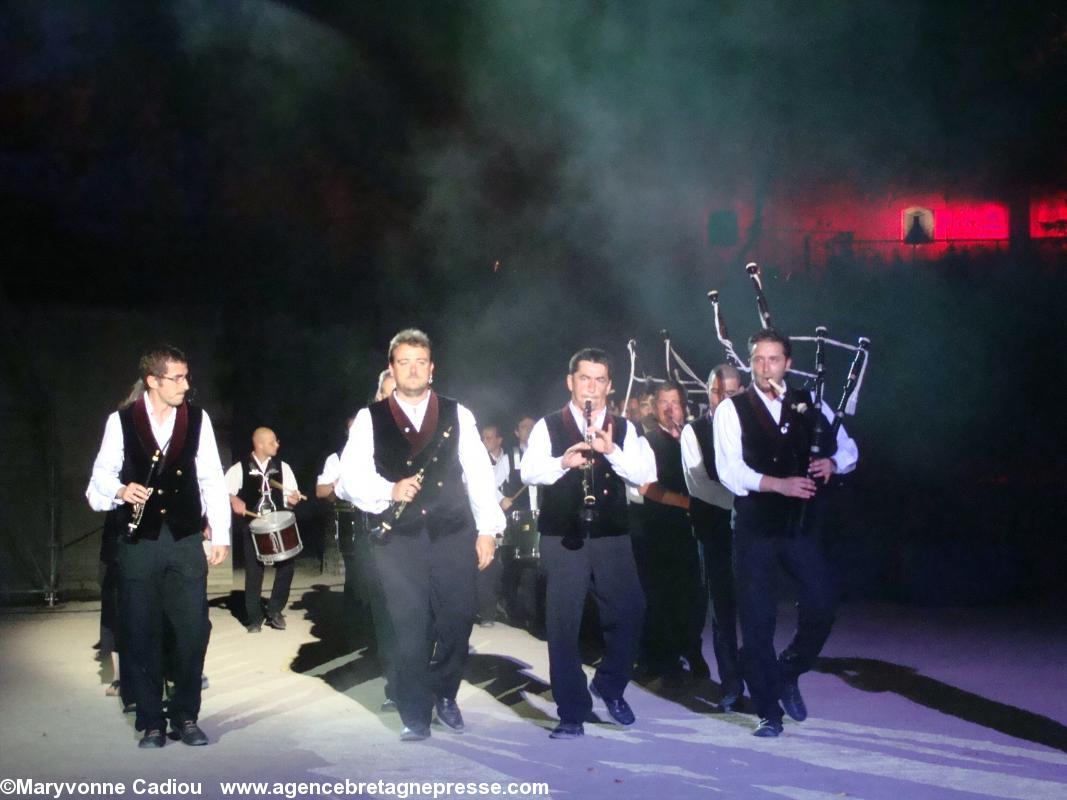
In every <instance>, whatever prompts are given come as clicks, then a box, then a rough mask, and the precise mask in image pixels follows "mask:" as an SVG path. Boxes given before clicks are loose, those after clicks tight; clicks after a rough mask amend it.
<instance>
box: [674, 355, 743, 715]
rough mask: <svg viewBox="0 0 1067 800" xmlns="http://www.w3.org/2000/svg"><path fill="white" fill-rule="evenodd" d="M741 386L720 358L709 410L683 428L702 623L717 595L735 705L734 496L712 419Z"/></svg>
mask: <svg viewBox="0 0 1067 800" xmlns="http://www.w3.org/2000/svg"><path fill="white" fill-rule="evenodd" d="M740 392H741V373H740V372H738V371H737V369H736V368H735V367H733V366H731V365H730V364H720V365H719V366H717V367H715V368H714V369H713V370H712V371H711V374H710V375H709V376H708V412H707V414H705V415H704V416H702V417H701V418H700V419H697V420H694V421H693V422H691V423H689V424H687V425H686V426H685V428H683V429H682V438H681V445H682V469H683V472H684V474H685V485H686V487H687V488H688V489H689V519H690V521H691V522H692V524H693V534H694V535H695V536H696V538H697V542H698V543H699V545H700V557H701V564H702V566H703V570H702V574H703V580H704V591H703V592H702V593H701V602H700V606H699V610H698V615H699V618H700V621H701V628H703V625H704V619H705V617H706V616H707V610H708V596H709V593H710V596H711V642H712V647H713V649H714V651H715V662H716V664H717V665H718V669H719V683H720V685H721V686H722V698H721V699H720V701H719V705H720V706H721V707H722V709H723V710H724V711H732V710H733V707H734V705H735V704H736V703H737V701H738V700H740V699H741V695H742V694H743V692H744V682H743V680H742V678H741V664H740V660H739V655H738V650H737V600H736V598H735V596H734V572H733V544H732V538H733V530H732V529H731V527H730V515H731V512H732V511H733V507H734V496H733V495H732V494H730V492H729V491H728V490H727V489H726V487H724V486H723V485H722V483H720V482H719V474H718V473H717V472H716V471H715V445H714V439H713V435H712V426H711V421H712V418H713V416H714V414H715V409H716V408H718V407H719V404H720V403H721V402H722V401H723V400H724V399H726V398H727V397H733V396H734V395H736V394H739V393H740Z"/></svg>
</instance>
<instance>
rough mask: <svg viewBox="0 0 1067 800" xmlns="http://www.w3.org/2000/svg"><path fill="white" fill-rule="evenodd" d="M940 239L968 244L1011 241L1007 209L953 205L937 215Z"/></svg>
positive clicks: (998, 204) (984, 204) (1001, 205)
mask: <svg viewBox="0 0 1067 800" xmlns="http://www.w3.org/2000/svg"><path fill="white" fill-rule="evenodd" d="M937 228H938V230H937V238H938V239H942V238H943V239H944V240H945V241H949V242H952V241H966V240H976V239H978V240H983V239H986V240H988V239H1007V238H1008V207H1007V205H1005V204H1003V203H968V202H950V203H947V204H946V205H945V207H944V208H942V209H941V210H940V213H938V215H937Z"/></svg>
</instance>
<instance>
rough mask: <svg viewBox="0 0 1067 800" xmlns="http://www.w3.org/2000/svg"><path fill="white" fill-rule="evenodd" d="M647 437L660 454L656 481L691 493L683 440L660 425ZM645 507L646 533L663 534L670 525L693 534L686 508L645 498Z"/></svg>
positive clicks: (663, 485) (656, 454)
mask: <svg viewBox="0 0 1067 800" xmlns="http://www.w3.org/2000/svg"><path fill="white" fill-rule="evenodd" d="M645 439H646V440H647V441H648V446H649V447H651V448H652V453H653V454H654V455H655V456H656V483H657V484H659V485H660V487H662V488H664V489H667V490H669V491H672V492H677V493H678V494H682V495H686V496H688V495H689V487H688V486H686V485H685V473H684V472H683V469H682V443H681V442H680V441H679V440H678V439H675V438H674V437H673V436H671V435H670V434H669V433H667V432H666V431H664V430H663V428H661V427H659V426H658V425H657V426H656V427H655V428H654V429H653V430H651V431H649V432H648V433H646V434H645ZM641 510H642V511H641V513H642V514H643V515H644V518H645V526H646V530H645V535H646V536H656V535H659V534H662V533H663V532H664V531H665V530H666V529H667V528H668V527H669V528H672V529H676V530H677V532H685V533H687V534H688V533H689V514H688V512H686V510H685V509H684V508H678V507H677V506H669V505H667V504H665V503H657V502H656V501H655V500H652V499H651V498H649V497H645V502H644V503H643V504H642V505H641ZM656 528H659V529H660V530H656Z"/></svg>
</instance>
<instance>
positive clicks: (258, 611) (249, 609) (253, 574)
mask: <svg viewBox="0 0 1067 800" xmlns="http://www.w3.org/2000/svg"><path fill="white" fill-rule="evenodd" d="M241 527H242V528H243V531H244V532H243V534H242V535H243V536H244V545H245V624H246V625H252V624H255V623H257V622H263V604H262V601H261V599H260V594H261V593H262V591H263V571H264V569H266V565H265V564H264V563H263V562H262V561H260V560H259V559H258V558H256V547H255V545H254V544H253V543H252V531H251V530H250V529H249V527H248V525H247V524H242V525H241ZM295 572H296V558H289V559H286V560H285V561H279V562H278V563H276V564H275V565H274V585H273V586H272V587H271V590H270V600H269V601H268V602H267V613H268V614H277V613H278V612H280V611H283V610H284V609H285V607H286V606H287V605H288V604H289V589H290V588H291V587H292V585H293V574H294V573H295Z"/></svg>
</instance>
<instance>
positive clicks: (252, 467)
mask: <svg viewBox="0 0 1067 800" xmlns="http://www.w3.org/2000/svg"><path fill="white" fill-rule="evenodd" d="M254 473H257V474H254ZM258 473H259V465H258V464H257V463H256V460H255V459H254V458H253V457H252V456H251V455H249V456H248V458H247V459H245V461H243V462H242V463H241V475H242V476H243V479H242V482H241V489H240V490H239V491H238V492H237V496H238V497H240V498H241V499H242V500H244V501H245V505H246V506H248V510H249V511H254V510H255V509H256V508H257V507H258V506H259V500H260V497H262V496H263V476H262V475H261V474H258ZM267 478H268V480H275V481H277V482H278V483H281V482H282V460H281V459H280V458H278V457H276V456H275V457H272V458H270V459H269V460H268V461H267ZM267 488H268V490H269V491H270V499H271V501H273V503H274V508H275V509H276V510H278V511H285V508H286V506H285V493H284V492H283V491H282V490H281V489H278V488H277V487H274V486H270V485H269V484H268V486H267Z"/></svg>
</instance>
